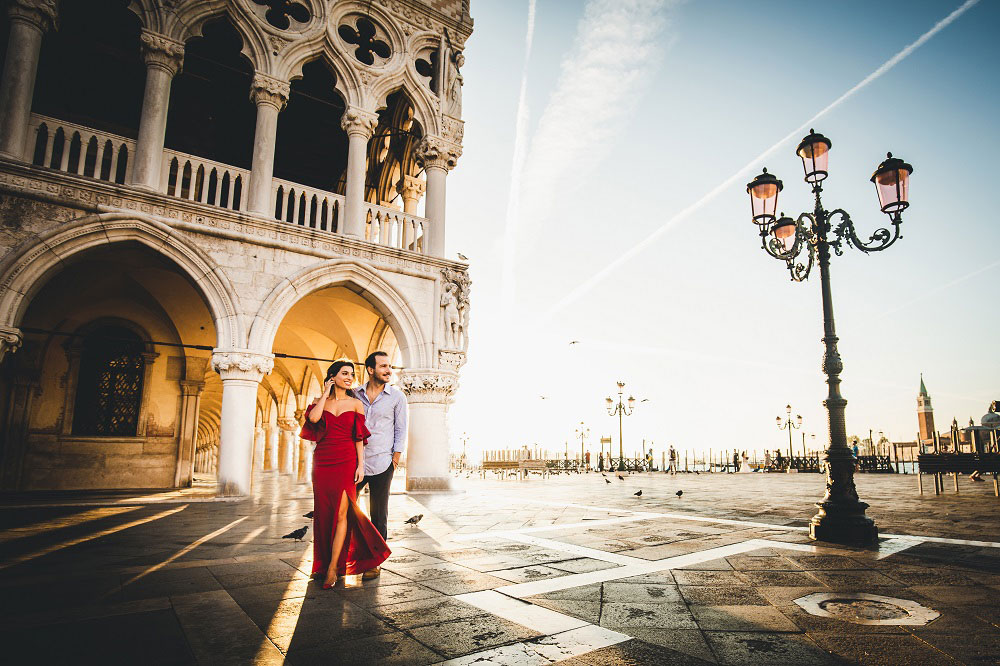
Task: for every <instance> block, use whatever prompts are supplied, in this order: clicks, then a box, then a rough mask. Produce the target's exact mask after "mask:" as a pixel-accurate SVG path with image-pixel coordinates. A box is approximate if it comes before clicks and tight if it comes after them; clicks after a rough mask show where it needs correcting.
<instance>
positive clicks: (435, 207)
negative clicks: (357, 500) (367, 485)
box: [0, 0, 472, 495]
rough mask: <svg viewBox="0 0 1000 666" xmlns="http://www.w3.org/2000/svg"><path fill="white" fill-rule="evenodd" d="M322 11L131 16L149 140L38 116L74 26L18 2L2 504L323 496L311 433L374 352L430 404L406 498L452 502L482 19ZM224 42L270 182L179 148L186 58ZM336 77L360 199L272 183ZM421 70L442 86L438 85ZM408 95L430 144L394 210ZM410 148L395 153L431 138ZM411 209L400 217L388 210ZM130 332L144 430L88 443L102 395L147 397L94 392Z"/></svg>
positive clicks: (185, 7)
mask: <svg viewBox="0 0 1000 666" xmlns="http://www.w3.org/2000/svg"><path fill="white" fill-rule="evenodd" d="M302 6H303V7H305V8H306V9H307V11H306V12H305V13H295V12H292V13H290V14H288V15H287V16H285V15H283V14H281V12H278V13H277V14H274V13H272V12H269V11H268V7H269V5H267V3H264V4H260V3H256V2H253V1H251V0H227V1H223V0H190V1H185V0H179V1H173V2H154V1H153V0H141V1H140V2H134V3H132V4H131V6H130V8H129V9H130V10H131V11H132V12H134V13H135V15H137V16H138V18H139V22H140V24H141V32H140V33H139V34H138V37H139V43H140V50H141V52H140V53H137V54H135V57H136V59H137V61H138V62H141V63H142V66H144V67H145V72H146V79H145V88H144V91H143V92H142V93H141V100H142V104H141V117H140V119H139V122H138V126H137V127H136V128H135V131H134V138H131V137H129V136H126V135H118V134H113V133H108V132H104V131H102V130H99V129H91V128H90V127H88V126H87V125H84V124H75V123H72V122H69V121H68V120H66V119H61V118H56V117H52V116H45V115H41V114H38V113H37V112H35V111H34V109H33V108H32V107H31V100H32V89H33V86H35V85H37V86H46V85H47V82H46V80H44V78H43V79H40V80H38V81H37V82H36V81H35V78H36V76H35V70H34V68H36V67H37V66H38V62H39V52H40V48H41V35H42V34H44V33H45V32H46V31H50V30H59V29H62V26H61V24H60V19H62V18H63V17H62V16H61V15H60V8H59V7H58V5H57V4H56V3H54V2H47V1H44V0H16V1H14V2H10V3H8V13H9V20H8V25H9V30H10V38H9V42H8V50H7V60H6V61H5V63H4V69H3V75H2V80H0V91H2V92H3V102H0V403H2V404H0V406H2V407H3V409H2V410H0V413H2V416H0V437H2V439H3V445H2V448H0V488H3V489H9V490H31V489H70V488H165V487H178V486H185V485H190V483H191V481H192V475H193V473H195V472H198V473H207V474H216V475H217V478H218V483H219V491H220V493H222V494H227V495H244V494H247V493H248V492H249V491H250V485H251V479H252V470H253V469H254V468H256V469H259V470H276V471H278V472H283V473H289V474H294V475H295V478H296V479H297V480H298V481H300V482H307V481H308V476H307V474H306V467H307V465H308V455H306V449H305V447H304V445H303V443H302V442H301V441H299V440H298V438H297V432H296V431H297V424H298V423H299V422H301V415H302V413H303V410H304V409H305V407H307V406H308V404H309V401H310V400H311V398H312V397H315V396H316V395H317V394H318V393H319V387H320V384H321V383H322V380H323V372H324V371H325V367H326V363H327V362H328V361H329V360H332V359H333V358H336V357H340V356H348V357H350V358H353V359H354V360H356V361H363V359H364V357H365V356H366V355H367V354H368V353H370V352H371V351H374V350H375V349H384V350H385V351H387V352H388V353H389V354H390V356H391V357H392V358H393V362H394V364H396V365H397V367H398V368H399V372H398V373H397V374H398V377H399V384H400V386H401V388H402V389H403V390H404V391H406V393H407V394H408V396H409V399H410V402H411V432H410V444H409V449H408V452H407V458H406V462H407V487H408V488H441V487H446V486H447V478H448V473H447V469H448V468H447V464H448V463H447V453H448V444H447V409H448V405H449V403H450V402H451V400H452V397H453V395H454V392H455V391H456V390H457V388H458V372H459V369H460V368H461V366H462V364H463V363H464V361H465V351H466V348H467V345H468V311H469V280H468V275H467V272H466V271H467V265H466V264H465V263H464V262H458V261H452V260H448V259H446V258H445V257H444V240H445V231H444V230H445V216H444V211H445V189H444V188H445V181H446V177H447V174H448V172H449V171H450V170H451V169H453V168H454V167H455V166H456V163H457V160H458V159H459V156H460V155H461V138H462V123H461V118H460V114H461V107H460V104H461V95H460V86H461V73H460V67H461V64H462V63H463V62H464V56H463V55H462V48H463V46H462V45H463V43H464V41H465V40H466V39H467V38H468V37H469V35H470V34H471V25H472V22H471V19H470V18H469V15H468V3H467V2H463V1H462V0H448V1H445V0H434V1H429V2H419V1H417V0H381V1H376V2H373V3H369V2H332V1H326V0H310V1H308V2H304V3H302ZM274 11H277V10H274ZM70 18H72V17H70ZM300 19H302V20H300ZM67 20H70V19H67ZM220 20H223V21H226V22H227V23H228V25H231V26H232V27H233V28H235V30H236V31H237V32H238V33H239V35H240V38H241V39H242V42H243V55H244V56H245V57H246V58H248V59H249V61H250V62H251V63H252V65H253V68H254V72H253V76H252V79H251V83H250V89H249V90H247V91H246V95H248V96H249V97H250V99H251V100H252V102H253V104H254V105H255V107H256V113H257V122H256V128H255V132H254V133H253V135H248V136H246V137H245V140H246V142H247V144H248V146H252V164H251V165H250V168H249V169H248V170H247V169H243V168H241V167H239V166H232V165H227V164H224V163H220V162H218V161H215V162H213V161H211V160H208V159H205V158H201V157H198V156H197V155H190V154H182V153H179V152H177V151H176V150H172V149H171V148H170V146H169V145H165V143H164V141H165V140H164V136H165V128H166V127H167V126H168V120H169V118H170V113H171V109H170V108H169V107H170V103H171V102H170V100H172V99H173V97H172V96H171V82H172V80H173V79H174V78H175V77H176V76H177V75H178V72H183V67H184V57H185V49H186V48H189V45H190V43H191V40H192V39H196V38H199V37H200V36H201V35H202V30H203V27H204V26H205V25H206V24H209V23H211V22H212V21H220ZM63 23H65V21H63ZM286 23H287V25H285V24H286ZM283 25H285V27H281V26H283ZM345 26H346V27H345ZM369 26H372V27H371V29H370V30H369ZM352 30H354V32H351V31H352ZM369 33H371V34H369ZM206 34H208V33H206ZM345 35H346V37H345ZM352 40H353V41H352ZM366 40H367V41H366ZM379 43H381V44H383V45H384V48H383V47H382V46H379ZM366 45H368V46H371V47H372V50H371V51H370V52H363V48H362V47H364V46H366ZM355 47H356V48H355ZM358 54H360V55H358ZM43 55H44V54H43ZM361 56H365V57H369V58H371V59H372V62H371V63H366V62H364V61H363V60H364V59H363V58H362V57H361ZM317 57H320V58H322V59H323V60H324V62H326V63H327V64H328V65H329V66H330V68H331V69H332V70H333V72H334V73H335V80H336V93H337V94H338V95H339V96H340V98H341V99H342V100H343V103H344V112H343V115H342V118H341V121H340V125H341V126H342V127H343V129H344V132H345V134H346V141H345V145H346V147H347V155H346V168H345V172H344V175H343V179H342V183H343V189H342V190H341V191H332V190H329V191H327V190H322V189H319V188H316V187H314V186H307V185H296V184H295V183H294V182H288V181H287V180H281V179H276V178H274V177H273V166H274V161H275V144H276V141H277V140H279V139H278V137H277V127H278V122H279V120H280V118H281V116H280V114H281V113H283V112H284V110H285V109H286V105H287V103H288V100H289V98H290V96H291V95H293V94H294V92H293V91H294V86H292V83H293V82H294V81H295V80H297V79H298V78H301V77H302V70H303V66H304V65H305V64H306V63H308V62H311V61H314V60H315V59H316V58H317ZM421 58H424V59H426V62H436V63H437V64H438V67H437V70H436V71H434V72H432V73H431V74H430V75H426V76H425V74H426V72H427V70H426V68H424V69H421V70H420V71H418V67H417V64H416V62H417V60H420V59H421ZM422 72H423V73H422ZM435 88H436V90H435ZM456 90H457V92H456ZM439 91H440V92H439ZM393 95H395V96H396V97H398V96H400V95H404V96H405V99H406V100H407V101H406V107H405V108H408V109H410V111H409V112H408V114H409V115H407V116H406V117H407V118H412V120H407V121H406V122H408V123H410V122H412V123H416V126H417V127H419V130H420V132H421V134H420V135H419V141H417V140H412V141H409V140H408V141H407V143H406V145H405V147H404V148H402V149H401V151H402V152H400V158H399V165H400V166H399V168H400V169H402V173H398V172H393V173H394V174H395V175H393V174H389V175H392V177H393V178H395V179H397V180H398V183H397V182H396V181H395V180H394V181H392V182H391V183H389V184H388V185H387V187H386V188H383V193H382V194H378V193H373V192H372V188H371V187H370V185H369V183H368V182H367V181H368V179H367V178H366V174H371V173H372V169H373V162H372V160H373V159H382V157H381V156H380V155H379V153H378V151H377V148H378V147H379V146H380V145H385V146H388V145H389V143H388V142H389V139H388V138H384V139H383V138H382V136H383V135H380V134H379V132H380V131H382V130H381V129H380V128H382V127H383V126H384V123H385V122H387V121H386V116H387V114H386V112H385V110H386V105H387V104H390V102H387V99H390V100H391V99H395V98H393V97H392V96H393ZM400 108H402V107H400ZM404 115H406V114H404ZM408 128H409V125H406V126H404V127H403V128H402V129H401V130H400V129H397V130H394V131H396V132H397V133H398V132H409V133H410V136H417V135H415V134H413V132H414V131H415V130H412V129H408ZM390 129H391V128H390ZM384 136H386V137H388V136H389V133H384ZM373 137H374V138H373ZM77 146H78V147H77ZM74 151H75V152H74ZM407 151H409V152H407ZM374 166H377V165H374ZM384 192H389V195H385V194H384ZM396 194H398V195H399V197H400V200H401V202H402V204H401V205H395V204H390V203H388V202H387V201H385V200H384V199H385V197H387V196H395V195H396ZM310 197H311V198H310ZM421 197H423V215H418V214H417V211H418V203H419V202H420V200H421ZM310 201H311V207H310ZM95 331H98V332H100V331H103V333H100V334H99V333H98V332H95ZM107 331H124V333H117V334H111V333H107ZM126 334H127V335H134V336H135V338H136V340H139V341H140V342H138V343H136V344H138V345H139V346H140V347H141V349H139V347H136V349H137V350H139V351H136V352H135V354H138V355H137V356H135V354H134V356H135V358H136V359H137V360H136V362H135V363H136V364H137V365H136V367H137V368H138V369H137V370H135V371H134V372H133V373H132V374H131V375H128V376H129V377H131V378H132V379H131V381H132V382H133V383H134V384H135V386H132V387H130V388H128V389H127V390H125V389H121V390H118V389H114V390H111V391H110V392H107V391H106V392H105V393H100V395H101V396H105V395H108V396H120V395H129V396H131V398H130V399H133V400H134V404H132V403H130V404H129V405H126V406H125V407H122V406H121V405H118V406H115V405H111V406H110V407H107V406H106V405H104V406H101V407H100V409H101V410H104V409H105V407H107V409H108V410H111V411H110V412H109V413H113V412H114V410H115V409H118V410H119V411H120V412H121V413H122V414H126V415H127V417H128V418H130V419H133V420H134V421H135V423H136V424H137V425H135V426H134V427H132V426H129V425H128V424H126V427H125V429H124V430H122V426H121V423H117V422H116V424H113V425H114V427H115V428H117V429H118V430H116V432H118V434H115V435H114V436H110V435H101V434H98V435H94V434H88V435H83V434H81V432H83V431H84V430H85V428H84V427H83V426H81V423H82V422H83V421H86V419H85V418H84V417H86V416H87V415H83V416H81V415H80V414H79V413H74V409H75V407H76V406H77V405H83V404H90V403H86V402H81V398H80V395H81V392H86V391H91V390H95V389H94V386H93V385H91V384H88V385H87V387H83V386H82V385H80V382H81V381H83V382H84V383H86V382H88V381H89V382H91V383H93V382H95V381H97V382H100V381H103V380H107V377H108V376H110V377H111V381H122V379H121V378H122V377H124V376H125V375H122V374H121V373H118V374H115V371H112V372H110V375H109V374H108V373H105V374H104V375H102V374H101V371H98V374H97V375H93V374H92V372H91V371H88V370H87V368H88V367H90V365H88V363H90V364H91V365H92V364H93V363H94V362H96V361H93V360H92V357H93V355H94V354H95V353H96V352H94V351H93V349H96V348H97V346H100V344H104V345H105V347H101V348H102V349H105V348H108V349H111V348H114V345H115V344H118V343H121V345H124V344H125V343H124V342H122V341H121V340H118V339H116V338H115V335H119V336H120V335H126ZM102 336H103V337H102ZM95 341H96V342H95ZM102 341H103V342H102ZM88 345H91V346H88ZM93 345H97V346H93ZM109 345H110V346H109ZM126 346H127V345H126ZM122 348H123V349H124V348H125V347H122ZM140 352H141V353H140ZM108 353H110V352H108ZM115 353H118V352H115ZM122 353H125V352H122ZM140 357H141V358H140ZM130 358H131V357H130ZM88 359H90V360H88ZM324 359H325V360H324ZM113 365H114V364H113V363H112V366H108V367H113ZM102 367H103V366H102ZM88 372H91V374H88ZM95 377H96V379H95ZM102 378H104V379H103V380H102ZM358 379H359V381H363V379H364V377H363V368H361V367H358ZM136 386H137V387H138V388H136ZM99 390H100V391H104V390H105V389H103V388H102V389H99ZM115 399H117V398H115ZM101 404H102V405H103V403H101ZM116 404H117V403H116ZM101 413H102V414H103V413H104V412H103V411H102V412H101ZM95 418H96V417H95ZM112 420H113V419H112ZM88 423H89V421H88ZM130 423H131V422H130ZM129 428H131V429H129ZM122 433H124V434H122Z"/></svg>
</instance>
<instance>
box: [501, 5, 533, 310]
mask: <svg viewBox="0 0 1000 666" xmlns="http://www.w3.org/2000/svg"><path fill="white" fill-rule="evenodd" d="M534 36H535V0H528V28H527V34H526V35H525V38H524V67H523V69H522V70H521V92H520V94H519V95H518V98H517V119H516V121H515V125H514V155H513V158H512V160H511V165H510V193H509V194H508V195H507V214H506V216H505V220H504V235H503V266H502V268H501V278H500V289H501V303H502V305H503V311H504V313H505V314H506V315H509V314H510V311H511V309H512V307H513V305H514V294H515V291H516V282H515V278H514V257H515V250H516V248H517V223H518V216H519V213H520V210H519V208H520V199H521V173H522V172H523V171H524V161H525V158H526V155H527V152H528V151H527V143H528V119H529V113H528V100H527V94H528V60H529V58H530V56H531V42H532V40H533V39H534Z"/></svg>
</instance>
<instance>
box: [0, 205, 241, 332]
mask: <svg viewBox="0 0 1000 666" xmlns="http://www.w3.org/2000/svg"><path fill="white" fill-rule="evenodd" d="M126 241H133V242H138V243H141V244H143V245H145V246H147V247H149V248H151V249H153V250H154V251H156V252H159V253H160V254H162V255H164V256H165V257H167V258H168V259H171V260H172V261H173V262H174V263H175V264H177V265H178V266H179V267H180V269H181V270H182V271H184V272H185V273H187V275H188V277H189V278H190V279H191V281H192V282H193V283H194V286H195V288H196V289H197V290H198V292H199V293H200V294H201V296H202V297H203V298H204V299H205V303H206V305H207V306H208V309H209V312H211V314H212V317H213V319H214V324H215V332H216V345H217V346H218V347H220V348H223V349H237V348H241V347H243V341H244V340H245V339H246V336H245V333H244V330H243V325H242V323H241V321H240V318H239V312H240V309H239V303H238V301H237V300H236V299H237V296H236V291H235V289H234V288H233V286H232V285H231V284H230V282H229V279H228V278H227V277H226V275H225V273H223V272H222V271H221V270H220V269H219V268H218V266H216V264H215V262H214V261H212V259H211V258H210V257H209V256H208V255H207V254H205V252H204V251H202V250H201V249H199V248H198V247H196V246H195V245H194V244H192V243H191V242H190V241H188V240H187V239H186V238H184V237H183V236H181V235H180V234H178V233H177V232H176V231H174V230H173V229H171V228H170V227H169V226H167V225H165V224H163V223H162V222H159V221H157V220H154V219H151V218H147V217H145V216H143V215H141V214H135V213H99V214H95V215H87V216H86V217H82V218H79V219H77V220H75V221H73V222H70V223H68V224H65V225H62V226H60V227H58V228H56V229H52V230H50V231H48V232H46V233H43V234H41V235H39V236H38V238H37V239H36V240H35V241H34V242H32V243H30V244H25V245H23V246H21V247H19V248H16V249H15V250H14V251H12V252H11V253H10V254H9V255H8V256H7V257H5V258H4V259H3V261H0V326H8V327H12V328H16V327H18V325H19V324H20V322H21V319H22V318H23V317H24V313H25V311H26V310H27V308H28V305H30V303H31V300H32V298H33V297H34V295H35V294H36V293H37V292H38V290H39V289H41V288H42V286H44V285H45V283H46V282H48V278H49V277H50V276H51V275H52V274H53V272H54V271H56V270H58V269H59V268H60V266H61V265H62V264H63V262H64V261H66V260H67V259H70V258H71V257H73V256H74V255H76V254H78V253H80V252H83V251H85V250H87V249H90V248H93V247H97V246H100V245H105V244H111V243H120V242H126Z"/></svg>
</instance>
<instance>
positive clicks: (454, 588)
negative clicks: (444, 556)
mask: <svg viewBox="0 0 1000 666" xmlns="http://www.w3.org/2000/svg"><path fill="white" fill-rule="evenodd" d="M509 584H510V581H507V580H504V579H503V578H497V577H495V576H490V575H488V574H484V573H474V574H463V575H459V576H445V577H443V578H437V579H434V580H425V581H423V585H425V586H427V587H429V588H430V589H432V590H436V591H437V592H440V593H441V594H448V595H456V594H465V593H467V592H479V591H481V590H492V589H495V588H498V587H501V586H503V585H509Z"/></svg>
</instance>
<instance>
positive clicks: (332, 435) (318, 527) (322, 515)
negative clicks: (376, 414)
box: [299, 411, 391, 576]
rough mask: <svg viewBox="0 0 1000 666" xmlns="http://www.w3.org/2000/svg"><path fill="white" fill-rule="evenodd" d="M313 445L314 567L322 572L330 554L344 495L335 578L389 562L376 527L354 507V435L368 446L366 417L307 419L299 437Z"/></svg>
mask: <svg viewBox="0 0 1000 666" xmlns="http://www.w3.org/2000/svg"><path fill="white" fill-rule="evenodd" d="M299 436H300V437H302V439H308V440H311V441H313V442H316V450H315V451H313V473H312V479H313V502H314V507H313V512H314V513H313V566H312V572H313V573H314V574H315V573H325V572H326V570H327V569H328V568H329V567H330V558H331V557H332V556H333V532H334V530H335V529H336V527H337V515H338V513H339V511H338V509H339V508H340V502H341V500H342V499H343V498H344V497H345V496H346V497H347V502H348V507H347V535H346V536H345V537H344V545H343V547H342V548H341V550H340V561H339V562H337V574H338V575H341V576H343V575H345V574H348V575H350V574H359V573H363V572H365V571H367V570H369V569H374V568H375V567H377V566H379V565H380V564H382V563H383V562H385V561H386V559H388V557H389V555H390V553H391V551H390V550H389V546H387V545H386V543H385V539H383V538H382V535H381V534H379V532H378V529H376V528H375V526H374V525H372V522H371V521H370V520H369V519H368V516H366V515H365V514H364V512H363V511H362V510H361V507H359V506H358V501H357V491H356V489H355V485H354V471H355V470H356V469H357V468H358V456H357V450H356V448H355V441H357V440H355V439H354V438H355V436H357V438H358V439H361V440H363V441H364V443H365V444H367V443H368V438H369V437H370V436H371V433H370V432H369V431H368V428H366V427H365V416H364V414H359V413H357V412H354V411H347V412H343V413H342V414H340V415H338V416H334V415H333V414H332V413H330V412H327V411H324V412H323V416H322V417H321V418H320V420H319V421H318V422H316V423H312V422H310V421H309V420H308V419H307V420H306V423H305V425H303V426H302V432H301V433H300V435H299Z"/></svg>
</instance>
